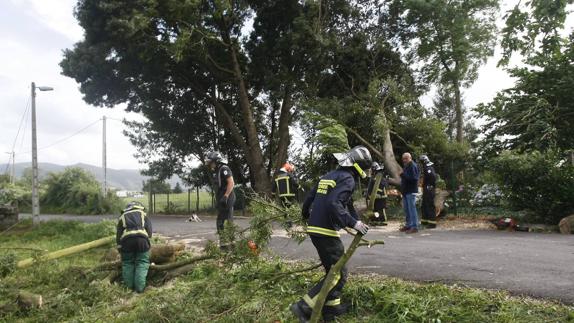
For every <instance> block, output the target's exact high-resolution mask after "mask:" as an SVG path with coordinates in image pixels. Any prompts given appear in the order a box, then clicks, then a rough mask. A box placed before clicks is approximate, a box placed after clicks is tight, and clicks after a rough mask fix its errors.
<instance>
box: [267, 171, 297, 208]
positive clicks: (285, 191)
mask: <svg viewBox="0 0 574 323" xmlns="http://www.w3.org/2000/svg"><path fill="white" fill-rule="evenodd" d="M294 172H295V166H293V165H292V164H291V163H289V162H287V163H285V164H284V165H283V166H282V167H281V168H280V169H279V171H278V172H277V174H276V175H275V185H273V188H272V191H273V193H274V194H276V196H277V198H278V199H279V201H280V202H281V204H283V206H286V207H289V206H290V205H292V204H295V203H297V201H298V200H299V198H298V192H299V182H298V181H297V178H296V177H295V176H294V174H293V173H294Z"/></svg>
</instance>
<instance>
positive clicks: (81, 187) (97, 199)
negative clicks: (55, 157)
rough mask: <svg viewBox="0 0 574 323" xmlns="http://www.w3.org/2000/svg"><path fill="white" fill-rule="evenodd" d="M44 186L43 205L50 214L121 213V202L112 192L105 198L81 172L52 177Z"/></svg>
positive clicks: (71, 170)
mask: <svg viewBox="0 0 574 323" xmlns="http://www.w3.org/2000/svg"><path fill="white" fill-rule="evenodd" d="M43 184H44V186H45V189H46V190H45V193H44V194H43V195H42V200H41V204H42V208H43V210H44V211H47V212H56V213H76V214H105V213H116V211H117V210H120V209H122V205H121V200H120V199H119V198H118V197H116V196H115V194H113V192H108V194H107V196H103V193H102V190H101V187H100V183H99V182H98V181H97V180H96V179H95V177H94V176H93V175H92V174H90V173H88V172H86V171H84V170H82V169H81V168H74V167H72V168H66V170H65V171H63V172H61V173H51V174H49V175H48V178H47V179H46V180H45V181H44V182H43Z"/></svg>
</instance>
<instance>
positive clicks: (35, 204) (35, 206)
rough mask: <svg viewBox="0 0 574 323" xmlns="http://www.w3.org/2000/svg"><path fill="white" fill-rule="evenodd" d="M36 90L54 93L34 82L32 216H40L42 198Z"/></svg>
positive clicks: (47, 87)
mask: <svg viewBox="0 0 574 323" xmlns="http://www.w3.org/2000/svg"><path fill="white" fill-rule="evenodd" d="M36 89H38V90H40V91H52V90H54V89H53V88H51V87H49V86H38V87H36V84H35V83H34V82H32V89H31V95H32V100H31V101H32V216H33V217H35V218H36V217H38V216H39V215H40V198H39V196H38V146H37V140H36Z"/></svg>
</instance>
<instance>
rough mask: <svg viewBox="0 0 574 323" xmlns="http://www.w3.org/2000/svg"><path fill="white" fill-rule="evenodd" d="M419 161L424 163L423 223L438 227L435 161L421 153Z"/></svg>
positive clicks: (430, 227) (426, 225)
mask: <svg viewBox="0 0 574 323" xmlns="http://www.w3.org/2000/svg"><path fill="white" fill-rule="evenodd" d="M419 161H420V162H421V164H423V172H422V174H423V176H422V187H423V201H422V205H421V209H422V212H421V213H422V219H421V224H422V225H423V227H425V228H427V229H433V228H436V213H435V209H434V197H435V188H436V173H435V171H434V167H433V165H434V164H433V162H431V161H430V159H429V158H428V156H426V155H421V156H420V157H419Z"/></svg>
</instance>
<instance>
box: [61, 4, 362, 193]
mask: <svg viewBox="0 0 574 323" xmlns="http://www.w3.org/2000/svg"><path fill="white" fill-rule="evenodd" d="M327 7H328V9H329V10H325V9H326V8H327ZM351 9H352V8H351V5H350V4H349V3H347V2H346V1H342V0H339V1H329V3H328V5H327V4H324V3H323V4H322V3H320V2H319V3H316V2H307V3H300V2H299V1H296V0H286V1H274V2H269V1H256V0H252V1H247V0H245V1H242V0H232V1H223V0H211V1H159V0H151V1H144V0H134V1H119V0H79V1H78V4H77V7H76V13H75V14H76V17H77V19H78V20H79V23H80V25H81V26H82V27H83V28H84V30H85V38H84V40H82V41H80V42H79V43H77V44H76V45H75V46H74V48H73V49H71V50H66V51H65V58H64V60H63V61H62V63H61V66H62V68H63V72H64V74H65V75H67V76H70V77H73V78H74V79H76V81H77V82H79V83H80V84H81V87H80V89H81V91H82V92H83V93H84V99H85V100H86V101H87V102H88V103H91V104H94V105H98V106H108V107H112V106H116V105H117V104H120V103H126V104H127V105H126V109H127V110H128V111H137V112H141V113H143V115H145V116H146V117H147V119H148V120H149V122H146V123H141V124H132V131H131V136H132V139H133V141H134V142H135V143H136V144H138V146H139V147H140V151H141V155H140V157H141V158H142V159H145V160H147V161H150V160H155V163H156V166H158V167H159V166H161V167H159V168H160V169H161V170H162V171H161V172H162V173H163V174H161V175H162V177H165V176H166V175H167V174H169V173H173V172H176V171H177V170H181V167H182V165H183V164H185V161H186V158H189V156H190V155H191V156H194V157H196V158H198V159H202V158H203V156H204V154H205V152H206V151H207V150H208V149H221V150H224V151H225V152H226V153H228V154H229V155H235V158H234V159H235V160H238V159H243V158H244V159H245V160H246V161H247V163H246V164H247V166H248V169H247V173H248V177H249V181H251V183H252V186H253V187H254V188H255V189H256V190H258V191H268V190H269V189H270V178H269V172H270V169H271V168H272V166H275V165H278V164H279V163H281V162H284V161H285V159H286V158H287V151H288V147H289V140H290V134H289V125H290V124H291V123H292V122H293V116H294V113H295V108H296V102H297V100H298V98H299V97H300V96H301V93H303V92H304V91H306V87H307V85H308V84H313V79H314V78H315V77H316V75H317V74H318V72H319V71H321V69H322V68H324V64H322V63H321V62H322V57H326V56H325V55H327V54H328V53H325V51H324V50H323V48H324V47H326V46H327V45H328V44H329V41H331V40H332V39H334V38H336V37H335V36H331V33H336V32H337V28H336V27H335V25H336V24H340V23H341V22H342V21H345V20H346V17H347V16H348V15H349V14H350V12H352V10H351ZM318 17H319V18H318ZM318 19H320V20H321V28H323V29H324V33H322V34H321V37H318V36H317V30H316V29H315V28H313V26H316V25H317V24H316V21H317V20H318ZM158 155H159V156H158ZM154 156H155V159H154V158H152V157H154ZM231 157H233V156H231ZM230 159H231V158H230Z"/></svg>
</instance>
